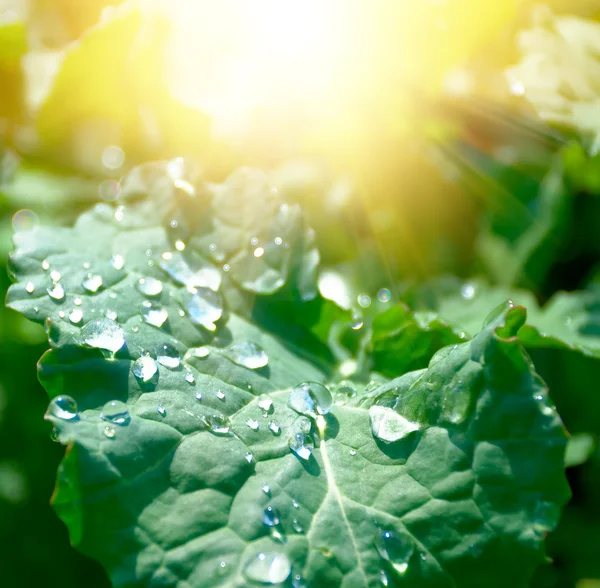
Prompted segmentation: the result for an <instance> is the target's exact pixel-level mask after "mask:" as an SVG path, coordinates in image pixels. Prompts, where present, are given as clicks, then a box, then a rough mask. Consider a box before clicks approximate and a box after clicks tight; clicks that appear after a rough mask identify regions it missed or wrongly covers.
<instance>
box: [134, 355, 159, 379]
mask: <svg viewBox="0 0 600 588" xmlns="http://www.w3.org/2000/svg"><path fill="white" fill-rule="evenodd" d="M132 371H133V375H134V376H135V377H136V378H137V379H138V380H141V381H142V382H144V383H145V382H149V381H150V380H151V379H152V378H153V377H154V376H155V375H156V372H157V371H158V365H157V364H156V361H154V359H153V358H152V357H150V356H149V355H143V356H142V357H138V359H136V360H135V362H134V364H133V368H132Z"/></svg>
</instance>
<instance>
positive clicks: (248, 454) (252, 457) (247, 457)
mask: <svg viewBox="0 0 600 588" xmlns="http://www.w3.org/2000/svg"><path fill="white" fill-rule="evenodd" d="M244 458H245V459H246V461H247V462H248V463H252V462H253V461H254V456H253V455H252V454H251V453H246V455H245V456H244Z"/></svg>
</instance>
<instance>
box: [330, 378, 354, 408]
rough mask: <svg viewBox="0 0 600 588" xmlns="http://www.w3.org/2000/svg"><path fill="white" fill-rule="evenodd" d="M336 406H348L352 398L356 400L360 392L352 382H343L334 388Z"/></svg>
mask: <svg viewBox="0 0 600 588" xmlns="http://www.w3.org/2000/svg"><path fill="white" fill-rule="evenodd" d="M334 392H335V404H337V405H338V406H340V405H344V404H346V402H348V400H350V398H354V397H355V396H356V394H357V392H358V390H357V389H356V386H355V385H354V382H352V381H351V380H342V381H341V382H339V383H338V384H336V385H335V387H334Z"/></svg>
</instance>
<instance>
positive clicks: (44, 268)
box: [42, 259, 50, 272]
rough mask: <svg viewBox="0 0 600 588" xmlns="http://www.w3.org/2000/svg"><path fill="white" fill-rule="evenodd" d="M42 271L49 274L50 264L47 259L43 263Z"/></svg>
mask: <svg viewBox="0 0 600 588" xmlns="http://www.w3.org/2000/svg"><path fill="white" fill-rule="evenodd" d="M42 269H43V270H44V271H45V272H47V271H48V270H49V269H50V262H49V261H48V260H47V259H44V261H42Z"/></svg>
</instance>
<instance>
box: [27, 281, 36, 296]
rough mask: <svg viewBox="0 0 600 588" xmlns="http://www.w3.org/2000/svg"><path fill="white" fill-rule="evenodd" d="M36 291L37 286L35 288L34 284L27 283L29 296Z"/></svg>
mask: <svg viewBox="0 0 600 588" xmlns="http://www.w3.org/2000/svg"><path fill="white" fill-rule="evenodd" d="M34 290H35V286H34V284H33V282H27V284H26V285H25V291H26V292H27V293H28V294H33V292H34Z"/></svg>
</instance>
